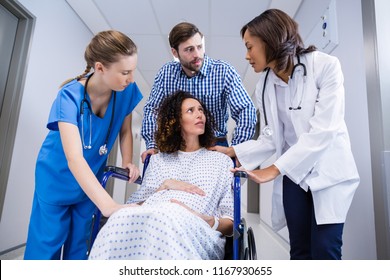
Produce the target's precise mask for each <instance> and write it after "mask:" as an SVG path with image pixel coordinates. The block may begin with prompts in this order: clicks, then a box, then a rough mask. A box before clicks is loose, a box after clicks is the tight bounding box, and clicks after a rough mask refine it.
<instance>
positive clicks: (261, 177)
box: [232, 165, 280, 184]
mask: <svg viewBox="0 0 390 280" xmlns="http://www.w3.org/2000/svg"><path fill="white" fill-rule="evenodd" d="M235 171H245V172H246V173H247V174H248V178H249V179H251V180H252V181H255V182H256V183H258V184H261V183H266V182H269V181H272V180H273V179H275V178H276V177H278V176H279V175H280V171H279V169H278V168H277V167H276V166H275V165H271V166H268V167H266V168H263V169H256V170H253V171H248V170H245V169H244V168H241V167H240V168H233V169H232V172H235Z"/></svg>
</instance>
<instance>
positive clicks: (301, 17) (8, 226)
mask: <svg viewBox="0 0 390 280" xmlns="http://www.w3.org/2000/svg"><path fill="white" fill-rule="evenodd" d="M19 2H20V3H21V4H22V5H24V6H25V7H26V8H27V9H28V10H29V11H30V12H31V13H32V14H34V16H35V17H36V24H35V29H34V34H33V40H32V44H31V49H30V55H29V59H28V69H27V75H26V80H25V87H24V92H23V99H22V104H21V109H20V116H19V120H18V127H17V133H16V138H15V144H14V148H13V156H12V161H11V166H10V172H9V179H8V183H7V191H6V196H5V203H4V206H3V212H2V217H1V221H0V253H1V252H6V251H8V250H11V249H13V248H17V247H19V246H23V245H24V243H25V242H26V236H27V227H28V222H29V217H30V211H31V203H32V197H33V192H34V171H35V160H36V157H37V154H38V151H39V148H40V146H41V144H42V142H43V139H44V137H45V136H46V133H47V129H46V128H45V125H46V122H47V117H48V114H49V110H50V107H51V104H52V102H53V100H54V98H55V96H56V94H57V91H58V87H59V85H60V84H61V83H62V82H63V81H64V80H65V79H66V78H69V77H73V76H75V74H77V73H78V72H82V71H83V70H84V68H85V62H84V61H83V59H82V58H83V53H84V49H85V46H86V45H87V44H88V42H89V41H90V39H91V38H92V36H93V34H92V33H91V31H90V30H89V29H88V28H87V27H86V26H85V25H84V23H83V22H82V21H81V20H80V19H79V18H78V16H77V15H76V14H75V13H74V11H73V10H72V9H71V8H70V6H69V5H68V4H67V3H66V1H65V0H56V1H44V2H45V5H40V4H39V3H37V2H40V1H29V0H20V1H19ZM330 2H331V1H330V0H329V1H323V0H313V1H302V4H301V6H300V8H299V10H298V11H297V13H296V15H295V19H296V20H297V21H298V23H299V26H300V30H301V34H302V35H303V37H304V39H305V38H307V37H308V36H309V34H310V33H311V31H312V30H313V28H314V27H315V26H316V25H317V23H318V21H319V18H320V17H321V14H322V13H323V11H324V10H325V9H326V8H327V6H328V5H329V3H330ZM336 11H337V31H338V44H337V46H336V47H335V48H334V49H333V50H332V51H331V54H332V55H335V56H337V57H338V58H339V59H340V62H341V66H342V68H343V72H344V78H345V92H346V122H347V126H348V128H349V132H350V137H351V144H352V150H353V153H354V156H355V159H356V163H357V166H358V170H359V172H360V176H361V184H360V186H359V188H358V190H357V192H356V195H355V198H354V201H353V203H352V206H351V209H350V212H349V214H348V217H347V222H346V224H345V229H344V246H343V259H367V260H368V259H377V253H376V252H377V248H376V234H375V218H374V199H373V184H372V181H373V178H372V173H371V154H370V137H369V133H368V132H369V113H368V108H367V98H368V97H367V90H366V66H365V62H364V58H363V57H364V55H365V54H364V42H363V23H362V7H361V1H359V0H343V1H336ZM249 20H250V19H248V21H249ZM351 30H354V32H351ZM360 58H361V59H360ZM242 59H244V58H242ZM138 118H140V117H139V116H137V117H136V118H135V119H136V120H137V119H138ZM136 122H137V123H139V119H138V121H136ZM139 129H140V126H135V127H134V129H133V131H134V135H135V141H136V142H137V149H136V151H137V152H138V153H140V152H141V151H143V149H144V146H143V145H144V143H142V140H141V139H140V137H139V135H140V134H139ZM118 184H122V185H121V186H119V188H118V189H117V190H116V191H115V193H114V196H115V198H116V199H118V200H121V199H124V197H126V196H127V195H128V192H127V191H126V190H125V189H126V186H125V185H123V183H118ZM271 191H272V186H271V184H269V183H268V184H264V185H262V186H261V187H260V194H259V196H260V197H259V201H260V205H259V206H260V207H259V208H260V211H259V212H260V213H245V211H244V213H243V216H245V217H246V218H247V219H248V221H249V222H250V225H251V226H252V227H253V229H254V231H255V237H256V243H257V244H256V245H257V248H258V250H257V253H258V257H259V258H260V259H288V258H289V254H288V250H289V246H288V232H287V230H286V229H283V230H282V231H279V232H273V231H272V229H271V222H270V221H271ZM245 196H246V190H245V186H244V187H243V199H242V201H243V209H244V210H245V209H246V206H247V205H245V204H246V197H245Z"/></svg>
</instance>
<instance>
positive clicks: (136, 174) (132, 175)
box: [126, 163, 140, 183]
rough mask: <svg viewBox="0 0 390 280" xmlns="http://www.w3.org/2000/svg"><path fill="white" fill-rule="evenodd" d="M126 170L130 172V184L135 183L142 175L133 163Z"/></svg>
mask: <svg viewBox="0 0 390 280" xmlns="http://www.w3.org/2000/svg"><path fill="white" fill-rule="evenodd" d="M126 168H127V169H128V170H129V181H128V182H129V183H134V182H135V180H137V179H138V177H139V175H140V171H139V168H138V167H137V166H135V165H134V164H132V163H129V164H127V165H126Z"/></svg>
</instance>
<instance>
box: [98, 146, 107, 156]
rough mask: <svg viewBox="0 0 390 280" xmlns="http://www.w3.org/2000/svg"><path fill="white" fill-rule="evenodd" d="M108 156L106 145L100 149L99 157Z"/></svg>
mask: <svg viewBox="0 0 390 280" xmlns="http://www.w3.org/2000/svg"><path fill="white" fill-rule="evenodd" d="M106 154H107V145H106V144H104V145H102V146H100V148H99V155H101V156H104V155H106Z"/></svg>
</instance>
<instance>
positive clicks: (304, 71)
mask: <svg viewBox="0 0 390 280" xmlns="http://www.w3.org/2000/svg"><path fill="white" fill-rule="evenodd" d="M297 60H298V63H297V64H295V65H294V67H293V69H292V71H291V79H292V78H293V75H294V72H295V70H296V69H297V67H302V68H303V77H304V79H305V78H306V76H307V70H306V65H305V64H304V63H301V60H300V58H299V55H297ZM266 71H267V73H266V74H265V78H264V84H263V90H262V93H261V102H262V107H263V114H264V123H265V126H264V128H263V134H266V135H267V136H270V135H272V130H271V128H270V127H269V125H268V118H267V112H266V109H265V102H264V94H265V88H266V86H267V80H268V74H269V72H270V71H271V68H269V67H267V68H266ZM301 102H302V100H301ZM301 102H300V103H301ZM300 103H299V105H298V107H296V108H294V107H292V106H291V107H289V109H290V110H301V109H302V107H301V106H300ZM266 130H267V131H268V133H265V131H266Z"/></svg>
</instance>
